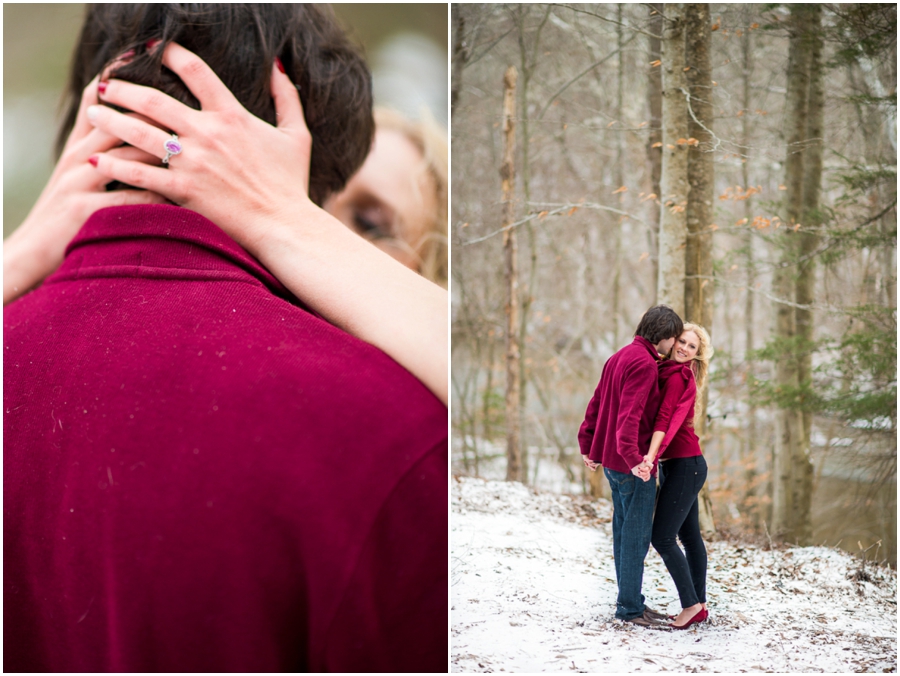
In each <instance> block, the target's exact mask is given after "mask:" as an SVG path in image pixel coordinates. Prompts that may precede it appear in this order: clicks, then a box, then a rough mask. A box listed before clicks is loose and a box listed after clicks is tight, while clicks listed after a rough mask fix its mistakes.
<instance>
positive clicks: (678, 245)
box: [656, 3, 690, 317]
mask: <svg viewBox="0 0 900 676" xmlns="http://www.w3.org/2000/svg"><path fill="white" fill-rule="evenodd" d="M663 37H664V39H663V41H662V69H663V83H662V84H663V105H662V128H663V135H662V144H663V145H662V151H663V157H662V178H661V188H660V189H661V191H662V194H661V195H660V201H661V203H662V205H661V210H660V218H659V279H658V281H657V286H656V296H657V298H658V299H659V302H661V303H665V304H667V305H669V306H671V308H672V309H673V310H675V312H677V313H678V314H679V315H680V316H682V317H683V316H684V265H685V253H684V250H685V246H686V244H687V202H688V192H689V191H690V184H689V183H688V175H687V168H688V152H687V151H688V145H687V144H688V141H687V136H688V110H687V96H686V94H687V82H686V81H685V76H684V69H685V64H684V4H682V3H677V4H667V5H666V16H665V33H664V36H663Z"/></svg>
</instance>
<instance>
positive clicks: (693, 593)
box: [578, 305, 713, 629]
mask: <svg viewBox="0 0 900 676" xmlns="http://www.w3.org/2000/svg"><path fill="white" fill-rule="evenodd" d="M712 354H713V349H712V345H711V344H710V339H709V334H708V333H707V332H706V330H705V329H704V328H703V327H701V326H698V325H696V324H684V323H682V321H681V318H680V317H679V316H678V315H677V314H676V313H675V311H674V310H672V309H671V308H669V307H667V306H665V305H657V306H656V307H653V308H650V309H649V310H648V311H647V312H646V314H644V316H643V317H642V318H641V321H640V323H639V324H638V327H637V330H636V331H635V337H634V341H633V342H632V343H631V344H630V345H627V346H625V347H623V348H622V349H620V350H619V351H618V352H616V353H615V354H614V355H613V356H612V357H610V358H609V360H608V361H607V362H606V365H605V366H604V367H603V373H602V375H601V376H600V383H599V384H598V385H597V389H596V391H595V392H594V396H593V398H592V399H591V402H590V404H588V408H587V412H586V413H585V418H584V422H583V423H582V425H581V429H580V430H579V432H578V443H579V445H580V447H581V453H582V456H583V460H584V464H585V465H586V466H587V467H588V468H590V470H591V471H596V470H597V467H599V466H601V465H602V466H603V471H604V473H605V474H606V478H607V479H608V480H609V486H610V489H611V491H612V500H613V556H614V558H615V564H616V581H617V583H618V587H619V593H618V598H617V599H616V618H617V619H620V620H624V621H626V622H630V623H633V624H637V625H640V626H645V627H658V628H665V627H671V628H673V629H687V628H688V627H689V626H691V625H692V624H695V623H698V622H703V621H704V620H706V618H707V617H708V612H707V607H706V546H705V545H704V544H703V539H702V538H701V535H700V524H699V518H698V508H699V505H698V500H697V496H698V494H699V492H700V489H701V487H702V486H703V483H704V482H705V481H706V473H707V468H706V461H705V460H704V459H703V454H702V452H701V450H700V442H699V439H698V438H697V434H696V433H695V432H694V426H693V421H694V412H695V410H696V408H697V405H698V404H697V402H698V401H699V400H700V394H701V392H702V389H703V387H704V386H705V385H706V377H707V371H708V367H709V359H710V357H711V356H712ZM657 471H658V473H659V494H658V495H657V488H656V476H657ZM654 507H655V514H654ZM676 536H677V537H678V538H679V539H680V540H681V543H682V545H683V546H684V551H682V550H681V548H680V547H679V546H678V543H677V542H676V541H675V538H676ZM651 543H652V544H653V547H654V548H655V549H656V551H657V552H659V555H660V556H661V557H662V559H663V562H665V564H666V568H668V570H669V574H670V575H671V576H672V579H673V581H674V582H675V587H676V588H677V590H678V596H679V598H680V600H681V607H682V611H681V613H680V614H679V615H677V616H667V615H664V614H662V613H659V612H656V611H655V610H652V609H651V608H649V607H648V606H646V605H645V604H644V596H643V594H641V583H642V580H643V576H644V558H645V557H646V556H647V551H648V549H649V547H650V544H651ZM666 620H673V622H672V623H671V624H668V623H667V622H666Z"/></svg>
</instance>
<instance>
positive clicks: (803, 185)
mask: <svg viewBox="0 0 900 676" xmlns="http://www.w3.org/2000/svg"><path fill="white" fill-rule="evenodd" d="M451 32H452V35H451V110H452V118H451V130H452V131H451V133H452V148H453V164H452V181H453V184H452V185H453V199H452V218H451V233H452V284H451V293H452V302H453V306H452V393H451V396H452V407H451V411H452V426H453V440H454V442H453V444H454V445H453V469H454V472H456V473H461V474H470V475H480V476H485V477H488V478H498V476H499V478H502V477H503V476H504V475H505V476H506V478H509V479H513V480H520V481H523V482H526V483H531V484H536V485H542V486H545V487H548V486H550V487H553V488H555V489H556V490H560V491H563V492H582V491H583V492H587V493H594V494H596V495H601V494H603V492H604V491H606V490H608V488H607V487H606V485H605V480H602V481H599V480H598V479H599V477H600V475H599V473H598V474H595V475H591V473H590V472H585V470H584V468H583V465H582V462H581V457H580V454H579V451H578V446H577V440H576V434H577V430H578V427H579V425H580V423H581V421H582V418H583V415H584V410H585V407H586V405H587V402H588V400H589V399H590V397H591V395H592V393H593V390H594V387H595V386H596V384H597V381H598V380H599V377H600V372H601V369H602V367H603V364H604V363H605V361H606V359H607V358H608V357H609V356H610V355H611V354H612V353H613V352H615V351H616V350H617V349H618V348H620V347H622V346H623V345H625V344H627V343H628V342H630V340H631V336H632V333H633V331H634V327H635V326H636V325H637V323H638V321H639V319H640V317H641V315H642V314H643V313H644V312H645V311H646V310H647V308H649V307H650V306H652V305H654V304H656V303H657V302H667V303H669V304H671V305H672V306H673V307H674V308H675V309H676V310H678V311H679V313H680V314H681V315H682V317H684V318H685V319H686V320H689V321H696V322H699V323H701V324H703V325H705V326H706V327H707V328H708V329H709V330H710V333H711V335H712V340H713V344H714V346H715V348H716V355H715V357H714V359H713V362H712V372H711V382H710V387H709V392H708V403H707V409H706V416H705V419H704V420H703V421H702V422H701V424H700V425H699V429H698V432H699V433H700V434H701V443H702V446H703V448H704V454H705V455H706V457H707V460H708V461H709V464H710V480H709V482H708V489H709V490H708V491H707V494H706V495H705V496H704V503H703V504H704V506H705V508H706V509H705V512H704V520H703V522H704V523H703V525H704V527H705V529H706V530H708V531H712V530H716V531H718V532H720V533H721V532H731V533H735V534H740V535H742V536H749V537H754V536H756V537H759V538H762V539H775V540H782V541H787V542H797V543H799V544H823V543H824V544H827V545H838V546H840V547H842V548H844V549H848V550H849V551H852V552H855V553H857V554H860V555H861V556H864V557H866V558H868V559H870V560H878V561H887V562H889V563H891V564H893V565H896V533H897V524H896V496H897V490H896V455H897V414H896V370H897V369H896V338H897V326H896V279H897V277H896V275H897V270H896V232H897V231H896V187H897V179H896V160H897V136H896V80H897V73H896V65H897V54H896V5H893V4H816V5H787V4H768V5H753V4H741V5H737V4H712V5H706V4H704V5H700V4H666V5H660V4H656V5H654V4H619V5H613V4H606V5H583V4H579V5H565V4H555V5H542V4H529V5H512V4H510V5H469V4H462V5H453V6H452V9H451ZM510 66H514V67H515V74H514V75H513V74H511V73H510V74H507V69H508V67H510ZM513 81H514V82H515V85H514V89H510V94H509V97H508V100H507V101H506V103H504V87H505V84H504V82H506V85H512V84H513ZM505 105H506V110H507V113H509V115H508V118H506V119H505V118H504V106H505ZM513 105H514V110H510V108H511V107H512V106H513ZM507 151H509V154H508V155H507ZM504 188H505V192H504ZM513 254H515V255H513ZM511 290H513V291H514V293H513V294H512V295H510V291H511ZM508 322H511V323H512V329H511V330H510V328H509V326H508Z"/></svg>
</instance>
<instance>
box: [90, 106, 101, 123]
mask: <svg viewBox="0 0 900 676" xmlns="http://www.w3.org/2000/svg"><path fill="white" fill-rule="evenodd" d="M99 113H100V106H88V109H87V116H88V119H89V120H90V121H91V122H93V121H94V120H96V119H97V115H98V114H99Z"/></svg>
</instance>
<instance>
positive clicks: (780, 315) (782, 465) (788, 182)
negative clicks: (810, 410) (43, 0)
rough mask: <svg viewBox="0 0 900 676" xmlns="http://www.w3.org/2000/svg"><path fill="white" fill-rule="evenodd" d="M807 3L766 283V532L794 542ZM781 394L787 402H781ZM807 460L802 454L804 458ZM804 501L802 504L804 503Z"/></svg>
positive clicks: (794, 42)
mask: <svg viewBox="0 0 900 676" xmlns="http://www.w3.org/2000/svg"><path fill="white" fill-rule="evenodd" d="M809 8H810V5H792V6H791V24H790V25H791V38H790V54H789V60H788V72H787V105H786V107H787V110H786V115H785V135H786V137H787V158H786V160H785V181H784V184H785V187H786V192H785V215H786V225H787V227H785V228H784V229H783V231H782V235H781V238H780V242H779V243H780V246H781V248H782V253H781V259H780V261H779V264H778V265H777V266H776V268H775V272H774V275H773V280H772V287H773V290H774V292H775V295H776V296H777V297H778V298H779V299H782V300H784V301H786V302H779V303H777V304H776V312H775V335H776V338H777V344H778V347H779V356H778V357H777V360H776V363H775V386H776V392H778V393H779V394H780V395H781V397H782V401H781V402H780V404H779V407H778V409H777V410H776V412H775V468H774V470H775V482H774V485H773V495H772V530H773V532H775V533H776V534H778V535H779V536H780V537H782V538H784V539H786V540H790V541H800V540H802V539H803V538H804V537H805V533H806V532H807V530H808V526H809V521H810V518H809V509H808V507H807V509H806V511H805V512H803V511H801V510H802V508H803V506H804V503H805V502H806V500H805V497H804V495H803V487H804V485H805V484H804V474H805V472H798V469H799V464H798V459H799V458H800V457H801V452H802V451H801V449H802V448H803V416H802V414H801V413H800V412H799V411H798V410H797V408H796V401H795V397H791V396H789V395H791V393H796V392H797V391H798V389H799V384H800V381H799V374H798V370H797V359H796V356H795V355H796V339H797V328H796V313H795V308H794V307H793V305H792V303H793V301H794V300H795V299H796V282H795V272H794V270H795V265H796V263H797V254H798V248H799V247H798V244H799V237H798V236H797V233H796V232H795V231H794V228H795V226H796V225H797V224H798V223H800V218H801V216H802V213H803V163H804V150H803V148H804V142H805V140H806V119H807V103H808V92H809V64H810V55H811V50H810V44H809V41H808V40H807V35H808V34H809V30H808V26H809V15H810V9H809ZM785 398H787V400H785ZM807 462H808V457H807ZM806 504H807V505H808V502H806Z"/></svg>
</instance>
